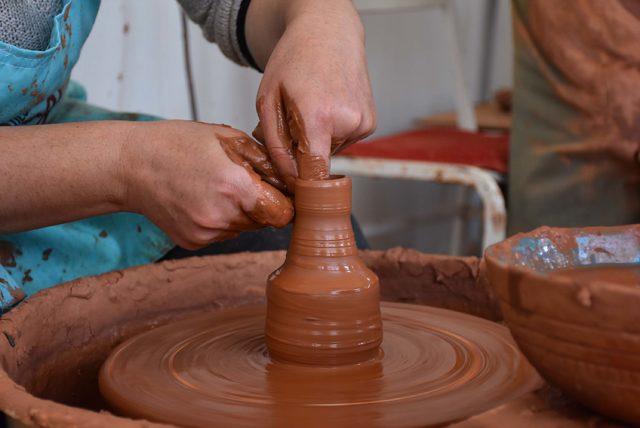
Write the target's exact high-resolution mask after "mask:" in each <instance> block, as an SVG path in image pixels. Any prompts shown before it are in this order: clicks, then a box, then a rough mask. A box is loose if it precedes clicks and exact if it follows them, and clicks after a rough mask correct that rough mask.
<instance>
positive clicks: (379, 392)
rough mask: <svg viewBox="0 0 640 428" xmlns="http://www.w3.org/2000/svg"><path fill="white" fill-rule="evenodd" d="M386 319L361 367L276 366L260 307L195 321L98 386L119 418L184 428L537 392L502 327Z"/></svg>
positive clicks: (419, 421)
mask: <svg viewBox="0 0 640 428" xmlns="http://www.w3.org/2000/svg"><path fill="white" fill-rule="evenodd" d="M382 316H383V322H384V326H385V331H384V334H385V339H384V342H383V344H382V347H381V349H382V351H381V353H380V356H379V357H378V358H375V359H373V360H371V361H368V362H366V363H362V364H360V365H358V366H357V367H344V366H334V367H311V366H307V365H298V364H286V363H279V362H274V361H271V360H270V358H269V357H268V354H267V350H266V347H265V345H264V307H263V306H257V307H256V306H250V307H244V308H241V309H236V310H232V311H225V313H219V314H214V315H206V316H200V317H196V318H193V319H191V320H188V321H184V322H181V323H176V324H172V325H169V326H165V327H162V328H158V329H155V330H152V331H150V332H148V333H145V334H142V335H139V336H136V337H135V338H133V339H131V340H129V341H127V342H125V343H123V344H122V345H121V346H119V347H118V348H117V349H116V350H115V352H114V353H113V354H112V355H111V356H110V358H109V359H108V360H107V362H106V363H105V365H104V366H103V368H102V371H101V377H100V387H101V391H102V392H103V394H105V396H106V397H108V399H109V402H110V403H111V404H112V405H113V407H114V408H115V409H117V411H118V412H119V413H121V414H124V415H128V416H132V417H136V418H145V419H150V420H156V421H159V422H169V423H175V424H185V425H188V426H247V427H250V426H263V425H265V421H268V423H267V425H273V426H389V427H400V426H429V425H436V424H442V423H446V422H451V421H454V420H459V419H463V418H465V417H468V416H470V415H473V414H476V413H480V412H482V411H484V410H487V409H489V408H492V407H494V406H496V405H498V404H500V403H502V402H504V401H507V400H509V399H512V398H515V397H518V396H520V395H522V394H524V393H526V392H528V391H531V390H532V389H534V388H535V387H536V386H537V385H538V380H537V376H536V375H535V372H534V371H533V370H532V368H531V367H530V366H529V364H528V363H527V362H526V360H525V359H524V357H523V356H522V355H521V354H520V352H519V351H518V350H517V348H516V347H515V345H514V343H513V342H512V340H511V338H510V336H509V334H508V332H507V331H506V329H505V328H503V327H501V326H499V325H498V324H495V323H492V322H490V321H485V320H481V319H479V318H476V317H472V316H469V315H466V314H462V313H459V312H453V311H448V310H443V309H437V308H429V307H425V306H417V305H407V304H398V303H395V304H383V306H382ZM205 326H206V327H205ZM147 375H148V376H147Z"/></svg>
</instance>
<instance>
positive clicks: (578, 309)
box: [485, 225, 640, 423]
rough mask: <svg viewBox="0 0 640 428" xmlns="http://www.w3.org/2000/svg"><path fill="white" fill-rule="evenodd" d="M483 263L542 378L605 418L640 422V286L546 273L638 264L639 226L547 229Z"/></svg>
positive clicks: (514, 240)
mask: <svg viewBox="0 0 640 428" xmlns="http://www.w3.org/2000/svg"><path fill="white" fill-rule="evenodd" d="M485 258H486V262H487V268H488V275H489V281H490V284H491V287H492V288H493V290H494V291H495V294H496V295H497V298H498V300H499V302H500V307H501V309H502V313H503V315H504V318H505V321H506V322H507V324H508V326H509V328H510V329H511V333H512V335H513V336H514V338H515V340H516V342H517V343H518V345H519V346H520V349H521V350H522V352H523V353H524V354H525V355H526V356H527V358H528V359H529V361H530V362H531V363H532V364H533V365H534V366H535V367H536V368H537V369H538V371H539V372H540V374H541V375H542V376H543V377H544V378H545V379H546V380H547V381H549V382H550V383H552V384H554V385H556V386H558V387H559V388H561V389H562V390H564V391H565V392H566V393H567V394H569V395H571V396H573V397H574V398H575V399H577V400H578V401H580V402H582V403H583V404H585V405H587V406H588V407H590V408H592V409H594V410H596V411H598V412H600V413H602V414H605V415H607V416H611V417H614V418H617V419H620V420H624V421H627V422H633V423H640V287H629V286H624V285H619V284H613V283H610V282H607V280H606V278H604V279H603V280H602V281H590V282H587V281H578V280H574V279H570V278H558V277H551V276H550V275H549V274H548V273H549V272H550V271H552V270H554V269H558V268H565V267H574V266H583V265H593V264H602V263H640V225H633V226H621V227H599V228H583V229H559V228H548V227H542V228H539V229H536V230H534V231H533V232H531V233H527V234H519V235H515V236H513V237H511V238H509V239H507V240H506V241H504V242H501V243H499V244H496V245H493V246H492V247H489V248H488V249H487V250H486V252H485Z"/></svg>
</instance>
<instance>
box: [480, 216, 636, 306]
mask: <svg viewBox="0 0 640 428" xmlns="http://www.w3.org/2000/svg"><path fill="white" fill-rule="evenodd" d="M615 233H626V234H631V233H634V234H636V235H639V236H640V224H631V225H624V226H590V227H580V228H570V227H549V226H541V227H538V228H537V229H534V230H532V231H531V232H526V233H518V234H515V235H513V236H511V237H509V238H507V239H505V240H504V241H501V242H498V243H496V244H493V245H490V246H489V247H487V248H486V249H485V251H484V256H483V258H484V259H485V260H486V261H487V262H488V263H490V264H493V265H494V266H496V267H498V268H499V269H501V270H503V271H507V270H509V271H515V272H517V273H519V274H521V275H524V276H528V277H530V278H533V279H537V280H539V281H542V282H545V283H548V282H550V279H549V273H550V272H552V271H553V270H551V271H548V272H541V271H539V270H536V269H535V268H532V267H529V266H528V265H517V264H513V263H509V262H508V261H506V257H505V254H511V252H512V251H511V248H513V247H514V246H515V244H517V243H518V242H519V241H520V240H522V239H524V238H534V239H536V238H538V239H539V238H541V237H543V236H549V235H550V234H558V235H566V236H579V235H612V234H615ZM596 264H597V263H588V264H583V265H580V266H592V265H596ZM575 266H578V265H575ZM575 284H579V285H586V286H591V287H598V288H599V287H602V288H603V289H604V290H605V291H608V292H612V293H615V294H630V295H633V296H640V290H634V289H633V288H630V287H629V286H627V285H622V284H618V283H616V282H612V281H609V280H606V279H602V280H590V281H589V280H584V279H580V280H574V279H571V278H568V277H562V276H557V277H554V279H553V284H552V285H554V286H556V287H558V286H561V287H572V286H573V285H575Z"/></svg>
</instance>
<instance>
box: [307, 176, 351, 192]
mask: <svg viewBox="0 0 640 428" xmlns="http://www.w3.org/2000/svg"><path fill="white" fill-rule="evenodd" d="M349 183H351V177H347V176H346V175H331V176H329V178H327V179H326V180H304V179H302V178H296V187H311V188H314V189H317V188H324V187H343V186H348V185H349Z"/></svg>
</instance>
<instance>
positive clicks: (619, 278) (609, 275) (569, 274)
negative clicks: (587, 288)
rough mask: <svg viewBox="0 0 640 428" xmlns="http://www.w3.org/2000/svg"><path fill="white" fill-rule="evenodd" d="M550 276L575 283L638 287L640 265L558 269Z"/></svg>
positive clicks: (624, 264) (639, 283)
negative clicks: (569, 279) (563, 278)
mask: <svg viewBox="0 0 640 428" xmlns="http://www.w3.org/2000/svg"><path fill="white" fill-rule="evenodd" d="M551 275H554V276H561V277H566V278H571V279H573V280H575V281H577V282H608V283H612V284H620V285H626V286H629V287H640V264H637V263H618V264H613V263H612V264H599V265H590V266H581V267H573V268H566V269H558V270H556V271H553V272H552V273H551Z"/></svg>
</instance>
